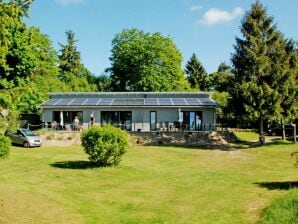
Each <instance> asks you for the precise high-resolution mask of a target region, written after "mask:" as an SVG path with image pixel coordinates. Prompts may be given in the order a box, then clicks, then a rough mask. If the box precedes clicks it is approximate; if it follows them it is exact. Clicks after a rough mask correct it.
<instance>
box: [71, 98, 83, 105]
mask: <svg viewBox="0 0 298 224" xmlns="http://www.w3.org/2000/svg"><path fill="white" fill-rule="evenodd" d="M86 100H87V99H86V98H75V99H74V100H73V101H71V102H70V104H69V106H82V105H83V103H84V102H85V101H86Z"/></svg>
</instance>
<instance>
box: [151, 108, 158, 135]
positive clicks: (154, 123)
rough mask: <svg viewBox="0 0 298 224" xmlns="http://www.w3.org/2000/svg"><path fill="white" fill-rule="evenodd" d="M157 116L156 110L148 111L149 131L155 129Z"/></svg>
mask: <svg viewBox="0 0 298 224" xmlns="http://www.w3.org/2000/svg"><path fill="white" fill-rule="evenodd" d="M156 123H157V116H156V111H150V131H156Z"/></svg>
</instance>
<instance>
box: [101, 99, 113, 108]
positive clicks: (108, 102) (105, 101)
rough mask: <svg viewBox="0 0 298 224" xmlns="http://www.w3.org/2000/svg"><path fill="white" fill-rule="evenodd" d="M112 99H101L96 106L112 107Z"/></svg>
mask: <svg viewBox="0 0 298 224" xmlns="http://www.w3.org/2000/svg"><path fill="white" fill-rule="evenodd" d="M113 101H114V99H111V98H101V100H100V101H99V102H98V103H97V105H102V106H106V105H108V106H110V105H112V103H113Z"/></svg>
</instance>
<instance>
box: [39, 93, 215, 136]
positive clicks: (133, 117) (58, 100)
mask: <svg viewBox="0 0 298 224" xmlns="http://www.w3.org/2000/svg"><path fill="white" fill-rule="evenodd" d="M49 96H50V99H49V100H48V101H46V102H44V103H42V104H41V105H40V108H42V110H43V115H42V120H43V122H45V123H46V124H55V125H57V127H60V128H65V129H67V130H68V129H72V128H73V123H74V119H75V118H76V117H77V118H78V119H79V123H80V125H81V127H83V128H87V127H88V126H89V125H91V123H95V124H100V125H104V124H113V125H116V126H118V127H121V128H123V129H125V130H127V131H142V132H149V131H160V130H162V131H165V130H167V131H177V129H180V130H184V131H201V130H204V131H205V130H206V131H209V130H214V129H215V125H216V116H215V114H216V113H215V112H216V107H217V104H216V102H215V101H214V100H212V99H211V93H209V92H64V93H59V92H55V93H49ZM76 121H77V120H76Z"/></svg>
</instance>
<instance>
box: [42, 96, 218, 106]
mask: <svg viewBox="0 0 298 224" xmlns="http://www.w3.org/2000/svg"><path fill="white" fill-rule="evenodd" d="M202 105H203V106H216V103H215V102H214V101H213V100H211V99H209V98H62V99H61V98H53V99H50V100H48V101H47V102H45V103H43V104H42V105H41V107H44V106H202Z"/></svg>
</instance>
